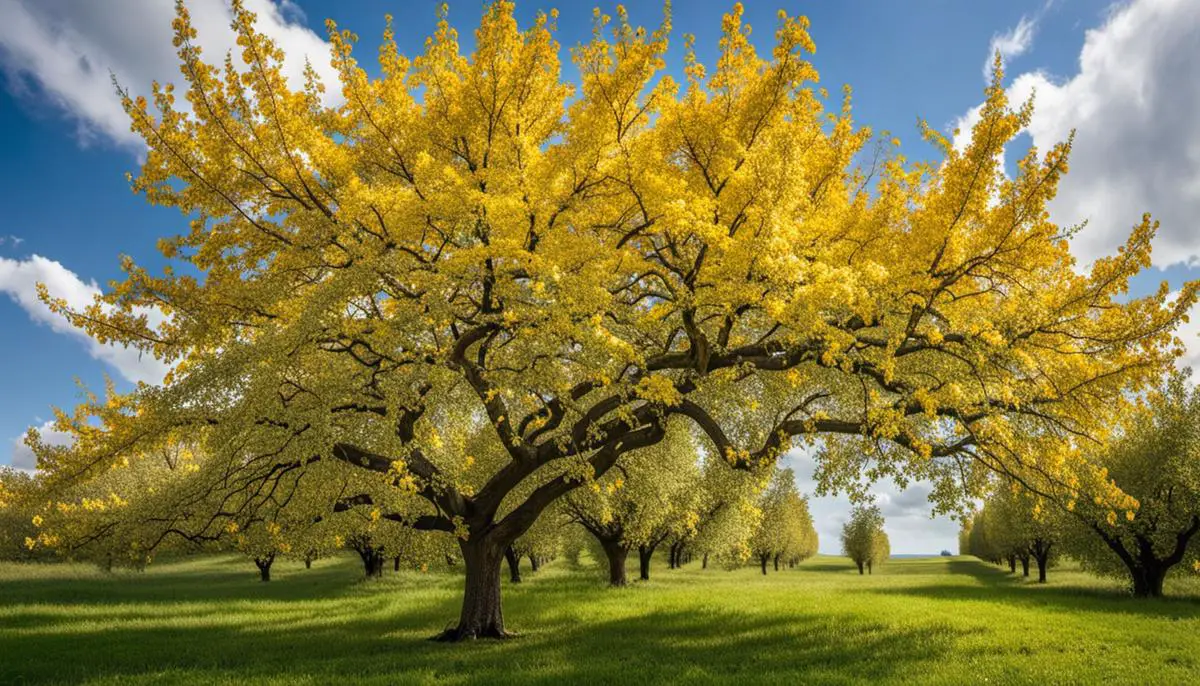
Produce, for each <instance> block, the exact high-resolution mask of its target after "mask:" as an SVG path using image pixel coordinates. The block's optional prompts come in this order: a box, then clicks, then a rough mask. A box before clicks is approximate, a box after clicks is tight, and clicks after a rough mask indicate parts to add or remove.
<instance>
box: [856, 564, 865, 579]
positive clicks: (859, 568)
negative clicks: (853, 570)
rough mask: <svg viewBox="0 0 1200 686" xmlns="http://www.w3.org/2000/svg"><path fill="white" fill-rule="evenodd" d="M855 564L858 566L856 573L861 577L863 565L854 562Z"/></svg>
mask: <svg viewBox="0 0 1200 686" xmlns="http://www.w3.org/2000/svg"><path fill="white" fill-rule="evenodd" d="M856 564H857V565H858V573H859V575H860V576H861V575H862V574H863V563H861V562H858V561H856Z"/></svg>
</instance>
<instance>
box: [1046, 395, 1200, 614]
mask: <svg viewBox="0 0 1200 686" xmlns="http://www.w3.org/2000/svg"><path fill="white" fill-rule="evenodd" d="M1099 462H1100V463H1101V464H1103V465H1104V467H1105V468H1106V469H1107V471H1108V475H1109V477H1110V478H1111V479H1112V480H1113V482H1114V483H1115V484H1116V485H1117V486H1118V487H1119V488H1121V490H1123V491H1124V492H1126V493H1128V494H1129V495H1130V496H1132V497H1133V498H1135V499H1136V500H1137V502H1138V507H1137V509H1136V510H1129V511H1127V512H1125V513H1124V516H1120V515H1118V513H1116V512H1113V511H1112V510H1110V509H1109V508H1107V507H1104V505H1103V504H1102V503H1096V502H1095V501H1094V500H1091V501H1089V500H1087V499H1086V498H1083V497H1081V498H1079V499H1078V500H1074V499H1068V500H1067V501H1066V502H1065V503H1064V505H1065V507H1066V509H1067V510H1068V511H1069V512H1071V513H1073V514H1074V518H1073V519H1074V522H1075V525H1074V526H1072V532H1071V534H1070V535H1069V536H1067V537H1066V544H1067V546H1068V547H1069V549H1070V553H1071V555H1072V556H1073V557H1077V558H1078V559H1079V560H1080V561H1081V562H1082V563H1083V565H1084V566H1085V567H1087V568H1089V569H1091V570H1093V571H1096V572H1099V573H1102V574H1125V575H1127V576H1128V577H1129V579H1130V583H1131V586H1132V589H1133V593H1134V595H1136V596H1142V597H1159V596H1161V595H1162V594H1163V580H1164V579H1165V578H1166V576H1167V573H1168V572H1169V571H1170V570H1171V569H1172V568H1174V567H1175V566H1176V565H1178V564H1179V563H1181V562H1183V561H1184V559H1185V558H1186V556H1187V554H1188V548H1189V546H1192V545H1193V540H1194V539H1195V538H1196V534H1197V533H1198V532H1200V390H1198V389H1193V388H1191V387H1190V384H1189V383H1188V374H1185V373H1174V374H1171V375H1170V376H1169V377H1167V378H1166V379H1165V380H1164V381H1163V383H1162V384H1161V385H1160V386H1159V387H1158V388H1156V389H1154V390H1153V391H1152V392H1151V393H1149V394H1148V396H1147V398H1146V403H1145V406H1144V407H1143V408H1142V409H1141V410H1140V411H1138V412H1136V413H1133V414H1131V416H1129V417H1128V418H1127V419H1126V421H1125V422H1124V424H1123V432H1122V435H1121V436H1120V437H1119V438H1118V439H1117V440H1116V441H1115V442H1113V443H1112V444H1111V445H1110V446H1109V447H1108V448H1107V449H1106V450H1104V451H1103V452H1102V453H1101V454H1100V456H1099Z"/></svg>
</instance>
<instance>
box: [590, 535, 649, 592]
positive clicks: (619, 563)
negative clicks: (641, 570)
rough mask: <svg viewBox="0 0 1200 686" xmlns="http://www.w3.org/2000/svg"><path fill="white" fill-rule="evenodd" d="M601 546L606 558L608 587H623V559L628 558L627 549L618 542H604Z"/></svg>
mask: <svg viewBox="0 0 1200 686" xmlns="http://www.w3.org/2000/svg"><path fill="white" fill-rule="evenodd" d="M601 545H602V546H603V547H604V556H605V557H607V558H608V585H609V586H624V585H625V583H626V581H625V559H626V558H627V557H628V556H629V548H626V547H625V546H623V545H621V542H620V541H605V542H603V543H601ZM642 578H643V579H645V578H646V577H642Z"/></svg>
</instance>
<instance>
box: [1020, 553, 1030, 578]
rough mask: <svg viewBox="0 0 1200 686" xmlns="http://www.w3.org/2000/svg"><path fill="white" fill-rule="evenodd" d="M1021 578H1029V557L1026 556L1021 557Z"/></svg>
mask: <svg viewBox="0 0 1200 686" xmlns="http://www.w3.org/2000/svg"><path fill="white" fill-rule="evenodd" d="M1021 576H1024V577H1028V576H1029V556H1028V555H1022V556H1021Z"/></svg>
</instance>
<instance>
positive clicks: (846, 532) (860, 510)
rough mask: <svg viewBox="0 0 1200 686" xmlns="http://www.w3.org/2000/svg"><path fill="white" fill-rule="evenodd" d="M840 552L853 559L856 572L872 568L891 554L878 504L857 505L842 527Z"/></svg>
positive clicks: (861, 572) (860, 572)
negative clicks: (856, 568)
mask: <svg viewBox="0 0 1200 686" xmlns="http://www.w3.org/2000/svg"><path fill="white" fill-rule="evenodd" d="M842 554H843V555H845V556H846V557H849V558H850V559H851V560H853V561H854V564H855V566H857V567H858V573H859V574H863V573H864V571H870V570H873V567H874V565H877V564H883V562H884V561H885V560H886V559H887V558H888V556H889V555H890V554H891V548H890V544H889V542H888V538H887V534H886V533H884V531H883V514H882V513H881V512H880V511H879V506H878V505H857V506H855V507H854V509H853V510H851V511H850V520H849V521H847V522H846V524H845V526H843V527H842Z"/></svg>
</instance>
